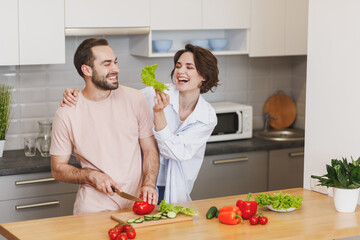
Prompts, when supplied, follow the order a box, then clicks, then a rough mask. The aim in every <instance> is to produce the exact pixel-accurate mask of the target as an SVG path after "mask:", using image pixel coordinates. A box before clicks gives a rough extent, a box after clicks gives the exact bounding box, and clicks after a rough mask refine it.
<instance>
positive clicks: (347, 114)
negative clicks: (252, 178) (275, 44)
mask: <svg viewBox="0 0 360 240" xmlns="http://www.w3.org/2000/svg"><path fill="white" fill-rule="evenodd" d="M359 12H360V1H359V0H310V3H309V34H308V61H307V83H306V86H307V89H306V114H305V131H306V137H305V138H306V139H305V166H304V187H305V188H307V189H310V175H311V174H321V175H322V174H325V173H326V166H325V165H326V164H327V163H330V161H331V159H333V158H341V157H348V158H350V157H351V156H353V157H354V158H358V157H359V156H360V14H359Z"/></svg>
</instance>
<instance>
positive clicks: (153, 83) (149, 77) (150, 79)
mask: <svg viewBox="0 0 360 240" xmlns="http://www.w3.org/2000/svg"><path fill="white" fill-rule="evenodd" d="M157 66H158V65H157V64H154V65H151V66H146V67H144V68H143V69H142V71H141V79H142V82H143V83H144V84H145V85H147V86H150V87H153V88H155V89H157V90H158V91H159V92H162V91H164V90H165V89H166V90H169V87H168V86H166V85H165V84H163V83H161V82H159V81H157V80H156V79H155V69H156V67H157Z"/></svg>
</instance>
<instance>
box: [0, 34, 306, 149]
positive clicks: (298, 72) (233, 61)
mask: <svg viewBox="0 0 360 240" xmlns="http://www.w3.org/2000/svg"><path fill="white" fill-rule="evenodd" d="M84 39H85V38H84V37H81V38H80V37H68V38H67V39H66V63H65V64H57V65H33V66H10V67H9V66H7V67H0V83H6V84H11V85H13V86H14V88H15V90H14V95H13V96H14V104H13V108H12V113H13V118H12V122H11V125H10V129H9V131H8V134H7V136H6V144H5V150H12V149H22V148H23V138H24V136H26V135H30V134H37V131H38V123H37V122H38V121H39V120H43V119H52V118H53V115H54V113H55V111H56V109H57V108H58V107H59V102H60V99H61V98H62V92H63V90H64V89H65V88H67V87H71V88H74V87H77V88H80V89H81V88H82V87H83V86H84V81H83V79H82V78H81V77H80V76H78V74H77V72H76V70H75V68H74V66H73V62H72V57H73V54H74V52H75V50H76V48H77V46H78V45H79V44H80V43H81V42H82V41H83V40H84ZM107 39H108V40H109V43H110V45H111V47H112V48H113V50H114V52H115V54H116V55H117V57H118V59H119V68H120V73H119V81H120V84H122V85H126V86H130V87H134V88H137V89H141V88H143V87H144V85H143V83H141V77H140V72H141V69H142V68H143V67H145V66H146V65H152V64H155V63H157V64H159V66H158V68H157V70H156V77H157V79H158V80H159V81H161V82H170V72H171V70H172V67H173V60H172V58H144V57H135V56H131V55H130V54H129V37H126V36H121V37H107ZM218 61H219V70H220V80H221V82H220V86H219V87H218V88H217V89H216V91H215V93H206V94H204V97H205V98H206V99H207V100H208V101H210V102H214V101H235V102H240V103H244V104H249V105H252V106H253V110H254V123H253V125H254V128H262V127H263V117H262V108H263V105H264V103H265V101H266V100H267V98H268V97H270V96H271V95H272V94H274V93H276V92H277V91H278V90H282V91H283V92H284V93H286V94H288V95H289V96H291V97H292V98H293V99H294V100H295V101H296V104H297V107H298V117H297V120H296V123H295V126H297V127H304V122H305V121H304V119H305V117H304V115H305V78H306V57H276V58H275V57H274V58H270V57H266V58H249V57H248V56H246V55H241V56H218Z"/></svg>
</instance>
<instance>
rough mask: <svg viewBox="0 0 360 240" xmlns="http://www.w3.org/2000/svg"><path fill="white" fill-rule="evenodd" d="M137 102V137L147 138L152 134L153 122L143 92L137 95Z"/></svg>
mask: <svg viewBox="0 0 360 240" xmlns="http://www.w3.org/2000/svg"><path fill="white" fill-rule="evenodd" d="M138 98H139V104H138V107H137V108H136V110H137V115H138V124H139V138H147V137H150V136H153V135H154V133H153V128H154V123H153V121H152V117H151V115H150V111H149V106H148V104H147V102H146V100H145V97H144V95H143V94H139V95H138Z"/></svg>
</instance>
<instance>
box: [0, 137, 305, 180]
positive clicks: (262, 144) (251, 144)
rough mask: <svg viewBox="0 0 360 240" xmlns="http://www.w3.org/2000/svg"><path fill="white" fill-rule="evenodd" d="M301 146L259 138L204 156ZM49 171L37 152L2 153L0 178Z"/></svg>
mask: <svg viewBox="0 0 360 240" xmlns="http://www.w3.org/2000/svg"><path fill="white" fill-rule="evenodd" d="M303 146H304V141H293V142H279V141H269V140H264V139H260V138H251V139H241V140H233V141H226V142H214V143H208V144H207V146H206V150H205V155H217V154H230V153H238V152H252V151H261V150H274V149H284V148H295V147H303ZM70 164H72V165H74V166H77V167H80V165H79V164H78V162H77V160H76V158H75V157H74V156H72V157H71V159H70ZM49 171H51V169H50V157H48V158H44V157H41V156H40V153H39V152H37V154H36V156H35V157H26V156H25V154H24V150H22V149H21V150H11V151H4V154H3V157H2V158H0V176H7V175H15V174H26V173H39V172H49Z"/></svg>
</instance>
